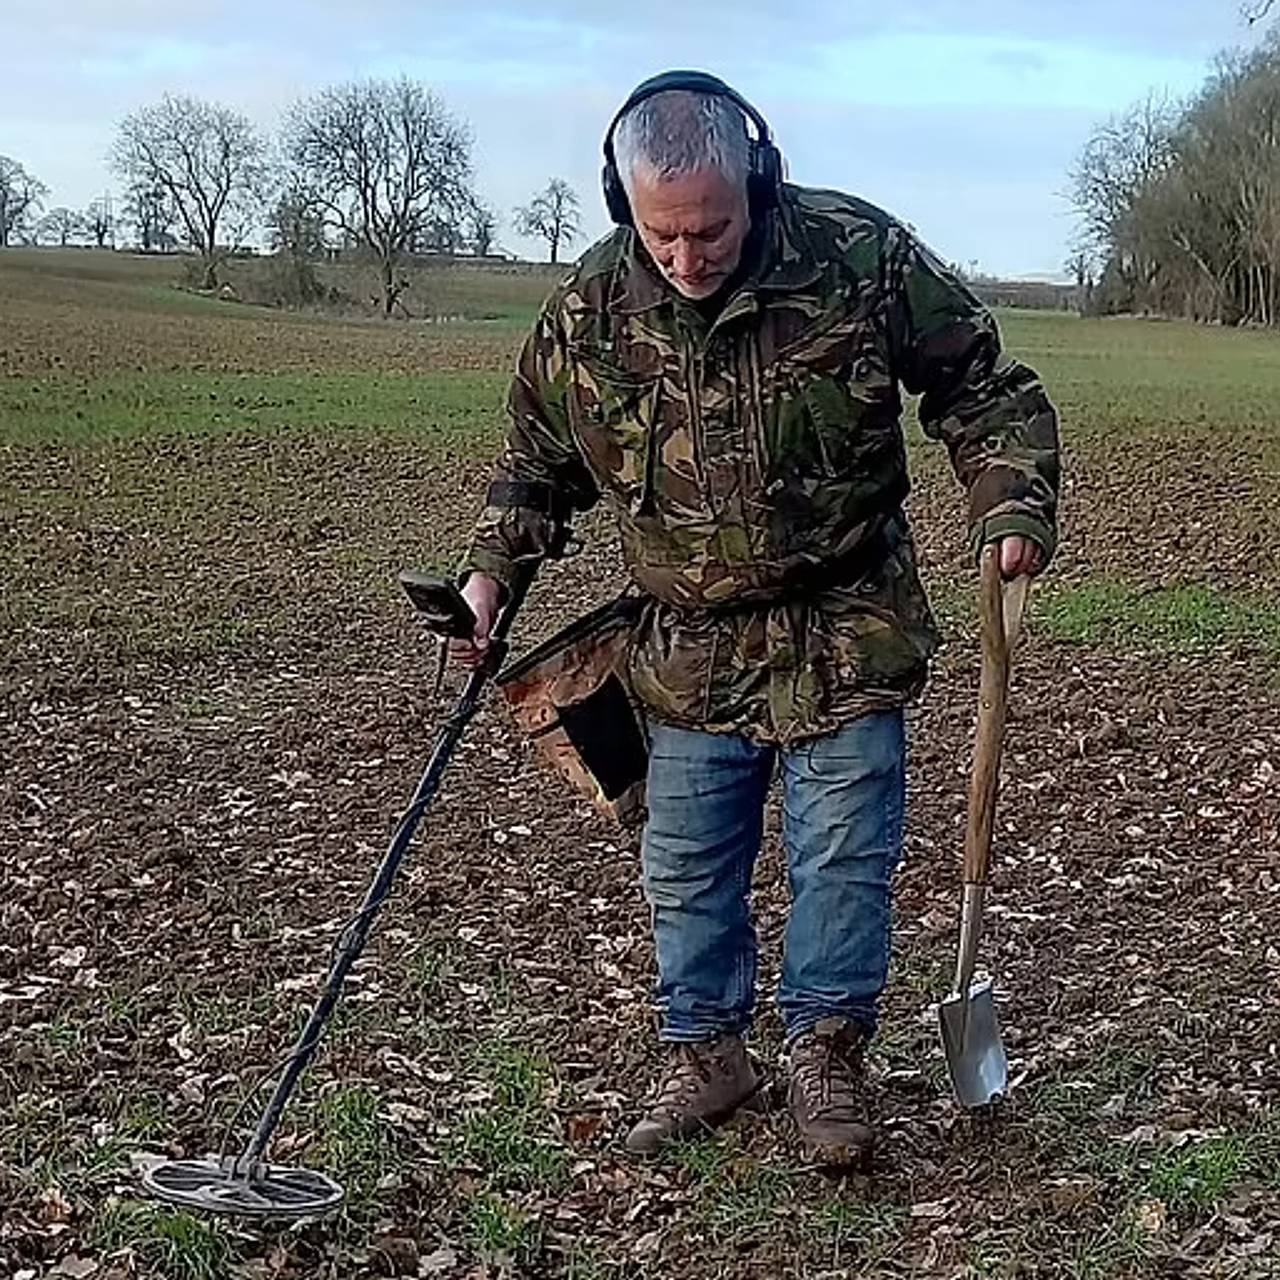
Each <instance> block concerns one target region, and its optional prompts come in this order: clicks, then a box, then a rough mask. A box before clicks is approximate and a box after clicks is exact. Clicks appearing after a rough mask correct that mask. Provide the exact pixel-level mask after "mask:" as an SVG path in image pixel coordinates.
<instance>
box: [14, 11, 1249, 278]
mask: <svg viewBox="0 0 1280 1280" xmlns="http://www.w3.org/2000/svg"><path fill="white" fill-rule="evenodd" d="M1259 34H1260V33H1259V32H1257V31H1253V30H1250V29H1249V28H1248V27H1247V25H1246V24H1245V22H1244V20H1243V19H1242V17H1241V15H1240V7H1239V3H1238V0H1120V2H1119V3H1117V0H1109V2H1104V0H1072V2H1070V3H1062V2H1060V0H1039V2H1038V3H1037V2H1035V0H969V2H968V3H965V4H959V3H956V2H955V0H947V2H945V3H944V2H943V0H919V2H916V3H912V2H911V0H899V2H897V3H881V4H869V3H862V2H860V0H844V2H843V3H841V2H839V0H791V2H789V3H788V2H786V0H773V2H772V3H768V4H752V3H750V0H703V2H702V3H698V2H697V0H680V2H675V0H649V2H648V3H634V4H631V5H629V6H624V5H619V4H609V3H604V2H602V0H543V2H542V3H539V4H536V5H535V4H519V3H513V2H507V3H485V2H484V0H472V2H471V3H459V2H457V0H362V2H361V3H359V4H357V5H351V4H349V3H343V4H332V3H328V2H326V0H319V2H315V3H300V2H298V0H275V3H272V4H256V5H250V4H247V3H243V2H241V0H236V2H234V3H222V4H219V3H217V2H216V0H212V2H210V3H206V4H204V5H196V6H176V5H174V4H172V0H59V2H56V3H50V0H0V51H2V52H3V58H4V62H5V66H6V72H5V75H4V76H3V77H0V154H6V155H11V156H13V157H14V158H16V159H18V160H20V161H21V162H22V163H24V164H25V165H26V166H27V167H28V168H29V169H31V170H32V171H33V172H34V173H36V174H37V175H38V176H39V177H40V178H42V179H43V180H44V182H46V183H47V184H48V185H49V186H50V187H51V188H52V203H57V204H68V205H71V206H73V207H76V206H83V205H85V204H87V203H88V201H89V200H90V199H91V198H92V197H93V196H94V195H96V194H99V193H101V192H102V191H103V190H104V188H106V187H108V186H109V185H110V184H111V179H110V177H109V175H108V173H107V171H106V166H105V162H104V159H103V157H104V156H105V154H106V151H107V149H108V147H109V145H110V142H111V138H112V135H113V131H114V126H115V124H116V123H117V122H118V121H119V119H120V118H121V117H122V116H123V115H124V114H126V113H127V112H128V111H130V110H132V109H133V108H135V107H137V106H139V105H142V104H143V103H145V102H148V101H150V100H153V99H154V98H156V97H158V96H159V95H160V94H161V93H163V92H165V91H166V90H171V91H183V92H190V93H195V94H197V95H201V96H204V97H209V98H214V99H217V100H219V101H222V102H226V103H228V104H230V105H233V106H236V107H238V108H239V109H241V110H243V111H244V112H245V113H246V114H248V115H249V116H250V117H251V118H252V119H253V120H254V121H255V122H256V123H258V124H259V125H261V126H262V127H263V128H265V129H271V128H273V127H274V126H275V124H276V122H277V121H278V119H279V116H280V112H281V110H282V109H283V108H284V107H285V105H286V104H287V103H288V102H290V101H291V100H292V99H293V98H295V97H297V96H299V95H301V94H305V93H308V92H310V91H312V90H314V89H315V88H318V87H319V86H321V85H324V84H327V83H331V82H333V81H335V80H344V79H349V78H352V77H357V76H365V75H394V74H399V73H401V72H404V73H407V74H409V75H412V76H415V77H417V78H419V79H421V80H423V81H424V82H426V83H428V84H429V85H430V86H431V87H433V88H434V89H436V90H437V91H438V92H439V93H440V94H441V95H442V96H443V97H444V99H445V101H446V102H447V103H448V104H449V106H450V107H451V108H452V109H453V110H454V111H455V112H456V113H457V114H458V115H460V116H461V117H462V118H464V119H465V120H467V121H468V122H469V123H470V125H471V128H472V131H473V133H474V137H475V151H474V154H475V160H476V170H477V186H478V188H479V190H480V192H481V194H482V195H483V196H485V198H486V199H488V201H489V202H490V203H491V204H493V205H494V206H495V207H497V208H498V210H499V211H500V213H501V214H502V215H503V218H504V226H503V228H502V233H501V235H500V239H501V241H502V243H504V244H505V245H507V246H509V247H511V248H513V249H517V250H520V251H524V252H535V251H536V249H537V246H535V245H532V244H530V243H529V242H527V241H521V240H520V239H519V238H518V237H517V236H515V235H514V234H513V233H512V231H511V227H510V211H511V208H512V206H513V205H515V204H518V203H522V202H524V201H525V200H526V199H527V198H528V196H529V195H530V193H531V192H532V191H533V190H534V189H535V188H536V187H538V186H540V185H541V184H543V183H545V181H546V179H547V178H549V177H551V176H553V175H554V176H559V177H564V178H566V179H568V180H569V181H570V182H571V183H572V184H573V185H574V186H575V187H576V189H577V190H578V192H579V194H580V195H581V196H582V199H583V207H584V213H585V217H584V224H585V228H586V230H587V231H588V232H589V233H590V234H591V236H593V237H594V236H595V235H598V234H601V233H602V232H603V231H605V230H606V229H607V222H606V219H605V214H604V210H603V207H602V205H601V202H600V198H599V193H598V187H597V176H598V172H599V145H600V138H601V135H602V133H603V130H604V128H605V125H606V124H607V123H608V120H609V117H610V115H611V114H612V112H613V110H614V109H615V107H616V105H617V103H618V102H619V101H620V100H621V99H622V98H623V97H625V96H626V94H627V92H628V91H629V90H630V89H631V87H632V86H633V85H634V84H635V83H636V82H637V81H639V80H641V79H643V78H644V77H645V76H647V75H650V74H652V73H654V72H655V71H659V70H663V69H666V68H668V67H671V66H694V67H702V68H705V69H707V70H711V71H715V72H716V73H718V74H720V75H722V76H723V77H725V78H726V79H727V80H729V81H730V82H731V83H733V84H734V85H735V86H736V87H737V88H739V89H740V90H741V91H742V92H743V93H745V94H746V95H747V96H748V97H750V98H751V99H752V100H753V101H754V102H755V103H756V105H757V106H758V107H759V108H760V109H761V111H763V112H764V114H765V115H766V116H767V117H768V118H769V120H770V122H771V124H772V125H773V128H774V132H775V134H776V136H777V139H778V141H779V143H780V145H781V146H782V149H783V151H784V153H785V154H786V156H787V159H788V164H789V169H790V173H791V176H792V177H793V178H794V179H795V180H796V181H800V182H809V183H813V184H816V185H821V186H831V187H839V188H842V189H845V190H848V191H852V192H856V193H857V194H859V195H861V196H863V197H865V198H866V199H869V200H871V201H873V202H874V203H876V204H879V205H882V206H884V207H885V208H888V209H890V210H892V211H893V212H894V213H896V214H897V215H898V216H899V217H901V218H904V219H905V220H907V221H909V222H911V223H912V224H913V225H914V226H915V227H916V228H917V229H918V230H919V231H920V233H921V234H922V235H923V236H924V237H925V239H927V240H928V241H929V242H930V243H931V244H932V245H933V246H934V247H935V248H936V249H937V250H938V252H939V253H940V254H942V255H943V256H944V257H946V258H947V259H949V260H952V261H958V262H962V263H969V262H974V261H976V262H977V263H978V264H980V266H981V267H982V269H984V270H987V271H992V272H995V273H998V274H1003V275H1033V274H1049V273H1059V272H1060V271H1061V264H1062V261H1063V259H1064V257H1065V256H1066V253H1067V245H1068V241H1069V239H1070V235H1071V229H1072V220H1071V215H1070V211H1069V208H1068V206H1067V204H1066V201H1065V200H1064V199H1063V195H1062V193H1063V191H1064V190H1065V188H1066V185H1067V179H1066V172H1067V169H1068V167H1069V166H1070V163H1071V161H1072V158H1073V157H1074V156H1075V154H1076V153H1077V151H1078V150H1079V147H1080V145H1081V143H1082V142H1083V141H1084V139H1085V138H1086V137H1087V136H1088V133H1089V131H1090V129H1091V128H1092V127H1093V126H1094V125H1095V124H1097V123H1099V122H1101V121H1102V120H1104V119H1106V118H1107V117H1108V116H1109V115H1112V114H1114V113H1116V112H1119V111H1122V110H1123V109H1124V108H1125V107H1126V106H1128V105H1129V104H1130V103H1132V102H1134V101H1137V100H1138V99H1141V98H1143V97H1145V96H1146V94H1147V93H1149V92H1151V91H1156V92H1165V93H1168V94H1169V95H1170V96H1172V97H1175V98H1177V97H1183V96H1185V95H1187V94H1190V93H1193V92H1194V91H1195V90H1196V89H1197V88H1198V87H1199V86H1200V85H1201V84H1202V83H1203V81H1204V79H1205V77H1206V75H1207V74H1208V72H1209V70H1210V67H1211V65H1212V60H1213V58H1214V56H1215V54H1217V53H1218V52H1220V51H1221V50H1223V49H1226V48H1229V47H1232V46H1241V45H1248V44H1250V43H1252V42H1254V41H1255V40H1256V39H1258V38H1259Z"/></svg>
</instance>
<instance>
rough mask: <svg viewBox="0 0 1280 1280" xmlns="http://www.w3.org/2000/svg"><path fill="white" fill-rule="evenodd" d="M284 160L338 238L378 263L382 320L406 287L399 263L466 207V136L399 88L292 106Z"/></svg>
mask: <svg viewBox="0 0 1280 1280" xmlns="http://www.w3.org/2000/svg"><path fill="white" fill-rule="evenodd" d="M284 145H285V154H286V156H287V158H288V163H289V164H290V166H291V168H292V171H293V176H294V178H295V180H296V181H297V183H298V184H299V185H300V186H302V187H304V188H305V189H306V190H307V191H308V192H310V193H311V195H312V196H313V198H314V200H315V202H316V207H317V208H318V209H319V210H320V211H321V213H322V215H323V217H324V219H325V222H326V223H327V224H328V225H329V226H330V227H332V228H333V229H334V230H335V231H336V232H337V233H338V235H339V237H340V238H341V239H342V240H344V241H345V242H347V243H350V244H354V245H356V246H359V247H360V248H362V249H364V250H365V251H367V252H369V253H371V254H372V255H373V257H374V259H375V260H376V261H377V263H378V274H379V281H380V284H381V289H382V299H381V303H382V310H383V313H384V314H385V315H388V316H389V315H391V314H392V312H393V311H394V310H395V308H396V305H397V303H398V302H399V301H400V295H401V294H402V293H403V292H404V290H405V289H406V288H407V287H408V283H407V281H406V280H405V278H404V276H403V275H402V274H401V273H400V271H399V270H398V268H399V266H400V263H401V262H402V261H403V259H404V256H405V254H406V253H409V252H412V250H413V248H414V247H415V246H416V245H419V244H422V243H424V242H425V241H427V240H429V239H436V238H439V234H440V228H441V227H442V226H445V225H448V226H452V227H457V226H458V224H459V222H460V220H461V217H462V214H463V212H464V210H465V209H466V208H467V205H468V202H469V201H470V199H471V136H470V133H469V132H468V130H467V129H466V127H465V126H464V125H462V124H461V123H459V122H458V121H457V120H455V119H454V118H453V116H452V115H451V114H450V113H449V111H448V110H447V109H446V107H445V105H444V103H443V102H442V101H441V99H440V98H439V97H437V96H436V95H435V94H434V93H432V92H431V91H430V90H429V89H427V88H425V87H424V86H423V85H420V84H417V83H416V82H414V81H412V80H409V79H407V78H404V77H401V78H400V79H398V80H390V81H388V80H365V81H360V82H356V83H352V84H343V85H337V86H334V87H332V88H329V89H325V90H323V91H322V92H321V93H319V94H317V95H316V96H315V97H313V98H309V99H306V100H304V101H302V102H299V103H296V104H295V105H294V107H293V108H292V110H291V111H290V112H289V116H288V120H287V124H286V127H285V144H284Z"/></svg>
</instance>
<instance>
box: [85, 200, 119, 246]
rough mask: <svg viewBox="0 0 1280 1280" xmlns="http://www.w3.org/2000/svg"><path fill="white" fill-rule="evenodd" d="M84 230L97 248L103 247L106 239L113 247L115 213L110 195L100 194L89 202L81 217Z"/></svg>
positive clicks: (114, 239)
mask: <svg viewBox="0 0 1280 1280" xmlns="http://www.w3.org/2000/svg"><path fill="white" fill-rule="evenodd" d="M81 221H82V222H83V224H84V229H85V231H86V232H87V233H88V234H89V235H91V236H92V237H93V242H94V244H95V245H97V247H98V248H99V249H102V248H105V247H106V244H107V241H108V240H109V241H110V242H111V245H112V247H113V248H114V247H115V242H116V215H115V211H114V209H112V207H111V196H110V195H109V194H108V195H102V196H99V197H98V198H97V199H96V200H91V201H90V202H89V207H88V208H87V209H86V210H85V211H84V214H83V215H82V217H81Z"/></svg>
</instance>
